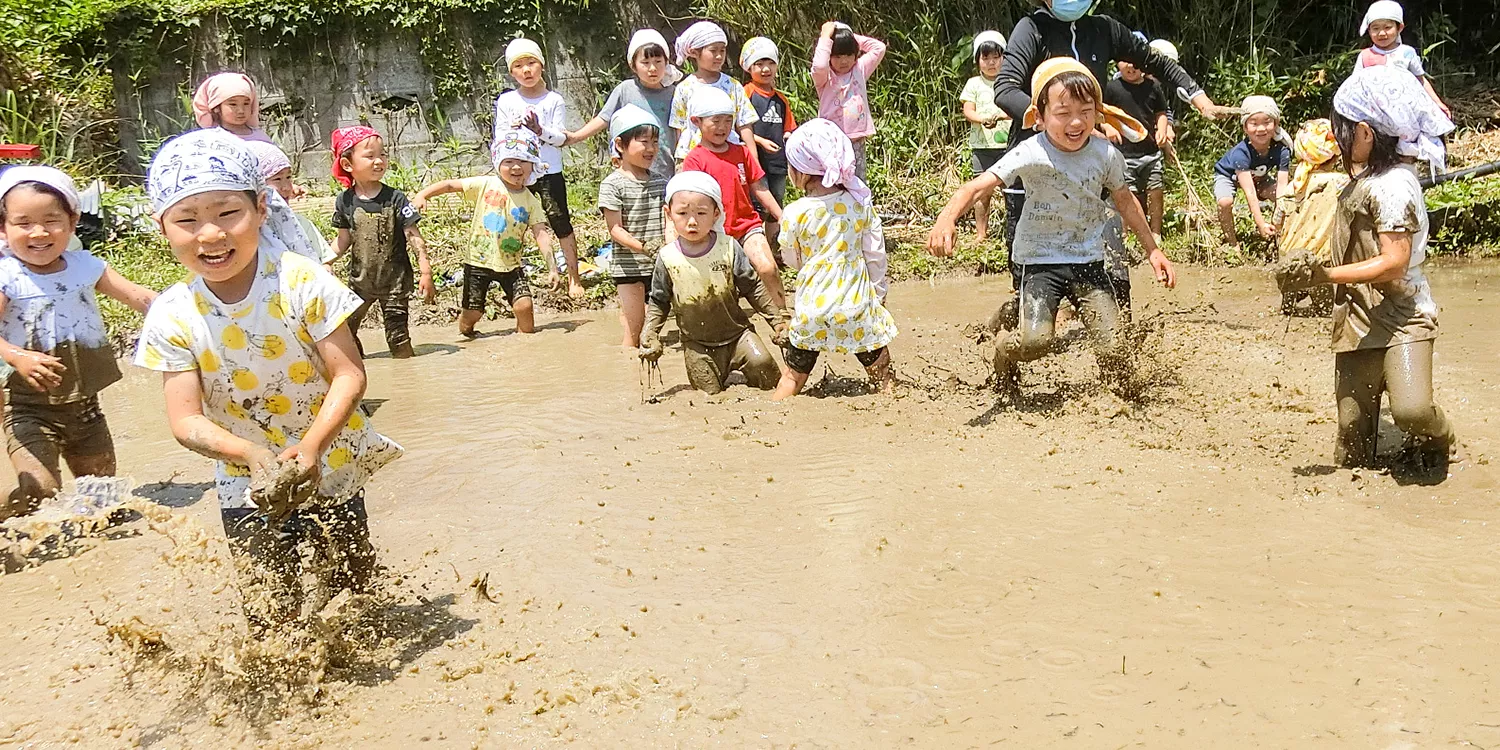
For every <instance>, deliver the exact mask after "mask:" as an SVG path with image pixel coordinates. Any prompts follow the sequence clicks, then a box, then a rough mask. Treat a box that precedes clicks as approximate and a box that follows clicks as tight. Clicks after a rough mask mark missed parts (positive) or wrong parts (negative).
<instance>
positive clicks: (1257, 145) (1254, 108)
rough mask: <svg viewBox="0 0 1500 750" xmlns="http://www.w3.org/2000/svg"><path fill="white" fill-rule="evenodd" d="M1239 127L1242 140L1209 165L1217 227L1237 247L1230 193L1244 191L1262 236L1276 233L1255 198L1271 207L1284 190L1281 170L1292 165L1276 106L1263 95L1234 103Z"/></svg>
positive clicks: (1232, 197)
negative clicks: (1212, 167) (1237, 103)
mask: <svg viewBox="0 0 1500 750" xmlns="http://www.w3.org/2000/svg"><path fill="white" fill-rule="evenodd" d="M1240 112H1241V114H1240V127H1241V128H1243V129H1244V131H1245V138H1244V140H1242V141H1240V142H1239V143H1236V144H1235V145H1234V147H1233V148H1231V149H1229V152H1228V153H1226V154H1224V157H1223V158H1221V159H1219V161H1218V163H1217V164H1215V165H1214V198H1215V200H1217V201H1218V203H1219V228H1220V229H1221V230H1223V232H1224V241H1225V242H1227V243H1228V244H1229V246H1230V247H1232V248H1238V247H1239V246H1240V238H1239V235H1237V234H1235V229H1234V198H1235V196H1236V195H1237V194H1239V193H1241V192H1243V193H1244V194H1245V202H1246V203H1248V204H1249V205H1250V216H1251V218H1253V219H1255V228H1256V229H1257V230H1258V231H1259V232H1260V235H1261V236H1262V237H1266V238H1270V237H1275V236H1276V227H1275V226H1274V225H1272V223H1271V217H1269V216H1267V215H1266V213H1265V212H1264V211H1262V210H1261V202H1262V201H1266V202H1269V203H1270V204H1271V205H1272V206H1274V205H1275V201H1276V199H1277V198H1278V197H1280V196H1282V195H1285V194H1286V187H1287V181H1288V176H1287V170H1288V168H1289V167H1290V166H1291V164H1292V149H1291V148H1290V146H1289V145H1288V143H1287V142H1288V141H1290V140H1291V137H1290V136H1288V135H1287V134H1286V131H1283V130H1282V129H1281V108H1280V107H1278V106H1277V105H1276V102H1275V101H1274V100H1273V99H1271V97H1269V96H1247V97H1245V101H1244V102H1243V103H1242V104H1240Z"/></svg>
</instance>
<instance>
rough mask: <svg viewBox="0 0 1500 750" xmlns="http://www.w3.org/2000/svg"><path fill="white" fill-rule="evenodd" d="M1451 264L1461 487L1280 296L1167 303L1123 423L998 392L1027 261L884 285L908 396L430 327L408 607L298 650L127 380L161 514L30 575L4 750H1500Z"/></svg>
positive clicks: (385, 603) (1037, 383) (378, 514)
mask: <svg viewBox="0 0 1500 750" xmlns="http://www.w3.org/2000/svg"><path fill="white" fill-rule="evenodd" d="M1432 275H1433V282H1434V289H1435V294H1436V296H1437V298H1438V299H1439V301H1440V302H1441V303H1442V305H1443V314H1442V318H1441V320H1442V327H1443V334H1442V338H1441V339H1440V340H1439V344H1438V362H1437V367H1436V373H1437V375H1436V379H1437V393H1438V399H1439V402H1440V404H1441V405H1442V406H1443V407H1444V408H1445V409H1447V410H1448V411H1449V414H1450V415H1451V416H1452V418H1453V420H1454V422H1455V423H1456V425H1457V427H1458V429H1459V431H1460V437H1461V439H1462V440H1463V441H1464V450H1465V460H1464V461H1463V462H1462V463H1460V464H1457V465H1455V466H1454V467H1453V468H1452V471H1451V474H1450V475H1449V476H1447V477H1446V478H1444V477H1434V476H1431V475H1423V474H1420V473H1417V472H1412V471H1407V470H1399V469H1398V470H1394V471H1361V472H1357V473H1356V472H1351V471H1347V470H1342V469H1336V468H1333V467H1331V466H1329V463H1330V459H1331V455H1332V441H1333V430H1334V425H1333V402H1332V398H1331V395H1330V394H1331V392H1332V371H1333V367H1332V355H1331V354H1329V352H1328V350H1327V333H1326V321H1323V320H1318V319H1291V320H1290V321H1288V319H1285V318H1282V317H1280V316H1279V315H1276V314H1275V310H1276V308H1277V307H1278V305H1279V295H1277V294H1276V293H1275V290H1274V288H1273V286H1272V285H1271V284H1270V282H1269V280H1268V279H1267V277H1266V276H1265V274H1264V272H1255V271H1249V270H1244V271H1216V270H1204V269H1188V270H1187V271H1186V272H1185V274H1184V279H1183V283H1182V285H1181V287H1180V288H1179V289H1178V290H1177V291H1176V292H1175V293H1170V294H1167V293H1163V292H1160V291H1157V290H1154V289H1147V288H1145V287H1146V284H1145V281H1144V279H1140V278H1138V279H1137V295H1138V300H1141V302H1138V312H1137V315H1138V317H1139V318H1141V319H1145V320H1148V321H1152V322H1153V327H1154V328H1156V329H1157V330H1158V331H1159V332H1158V333H1154V334H1152V335H1151V336H1149V337H1148V338H1147V340H1146V342H1145V344H1144V346H1145V348H1146V350H1147V352H1148V353H1149V356H1148V357H1147V360H1146V365H1147V368H1146V370H1145V371H1146V372H1147V373H1148V374H1149V375H1150V382H1149V383H1147V384H1146V387H1145V388H1144V390H1143V393H1142V395H1141V397H1140V398H1139V399H1138V400H1134V401H1130V402H1126V401H1121V400H1119V399H1118V398H1116V397H1114V396H1112V395H1109V394H1106V393H1102V392H1100V391H1099V390H1098V389H1097V387H1096V386H1094V385H1092V383H1093V381H1094V378H1095V371H1094V366H1093V358H1092V355H1090V354H1088V353H1087V352H1086V351H1083V350H1082V349H1081V347H1075V351H1070V352H1068V353H1066V354H1063V355H1061V356H1058V357H1053V358H1049V359H1045V360H1042V361H1041V362H1039V363H1035V364H1032V365H1028V366H1026V368H1025V370H1024V377H1023V382H1024V386H1025V391H1026V394H1027V400H1026V402H1025V403H1024V404H1023V405H1022V406H1021V408H1019V409H1016V408H1012V407H1011V406H1010V405H1009V404H1006V403H1004V402H1001V403H999V404H997V401H996V397H995V396H994V395H993V393H992V392H991V391H989V390H987V389H986V388H985V386H984V380H985V372H984V368H983V365H982V363H981V362H980V360H979V350H978V349H977V348H976V347H975V346H974V345H973V344H972V343H970V340H969V337H968V335H967V334H966V327H967V326H970V325H972V324H974V323H977V322H980V321H982V320H984V319H985V318H986V317H987V316H988V315H989V313H990V312H991V311H992V310H993V308H994V306H995V305H996V304H997V303H998V302H999V300H1000V299H1001V298H1002V296H1003V294H1004V293H1005V292H1006V291H1008V288H1009V281H1008V279H1005V278H1003V277H993V278H984V279H980V280H949V281H939V282H937V283H935V284H927V283H918V284H907V285H898V286H896V287H895V288H894V289H893V291H892V294H891V306H892V309H893V312H894V313H895V315H896V319H897V321H898V323H899V324H900V325H901V328H902V334H901V337H900V338H899V339H898V340H897V341H896V343H895V344H894V345H893V347H892V349H893V354H894V356H895V364H896V367H897V370H898V372H899V373H901V375H902V377H903V378H904V379H905V380H906V381H907V384H906V385H905V386H904V387H902V388H899V389H898V391H897V393H896V394H895V395H893V396H871V395H864V394H861V393H859V392H858V390H859V389H858V388H857V387H856V386H857V383H858V379H859V378H861V377H862V375H863V373H862V370H861V368H860V367H859V366H858V364H857V363H856V362H855V361H854V359H853V358H852V357H847V358H845V357H840V358H837V359H836V361H834V362H832V363H831V367H832V372H834V373H837V374H836V375H827V376H825V374H824V368H823V367H822V366H820V367H819V370H818V372H817V373H815V376H814V377H815V378H823V382H822V383H821V385H819V384H818V383H817V382H816V381H815V383H814V386H813V387H812V388H811V389H810V390H811V391H812V393H813V394H814V395H813V396H810V397H799V398H796V399H793V400H791V401H790V402H787V403H784V404H771V403H769V402H768V401H767V400H766V394H763V393H761V392H757V391H752V390H750V389H748V388H746V387H745V386H743V385H740V386H736V387H732V388H731V389H730V390H729V391H728V392H727V393H725V394H723V395H720V396H717V397H705V396H704V395H703V394H701V393H695V392H691V391H686V390H684V389H683V387H682V384H684V383H685V382H686V379H685V377H684V373H683V369H682V359H681V354H680V352H679V351H678V350H677V349H676V348H675V347H672V348H671V349H669V351H668V354H667V356H666V357H664V358H663V360H662V374H663V376H664V380H665V384H666V388H661V387H653V388H651V389H650V390H651V394H649V395H658V394H663V393H665V395H661V397H660V398H659V399H658V401H659V402H658V403H643V401H642V396H643V392H642V387H641V377H642V376H641V372H640V370H639V368H638V366H637V363H636V362H635V360H634V358H633V357H632V356H629V355H626V354H624V353H622V352H621V351H620V350H619V348H618V346H617V345H616V342H618V341H619V338H620V334H619V331H618V329H617V325H618V323H617V322H616V314H615V312H614V311H613V310H606V311H600V312H597V313H589V314H580V315H573V316H552V317H547V316H542V317H541V319H540V320H539V323H540V324H541V325H540V328H541V331H540V333H539V334H537V335H535V336H531V337H522V336H516V335H511V334H509V333H508V332H509V331H510V329H511V322H510V321H508V320H501V321H495V322H489V321H486V322H483V323H482V324H481V326H480V328H481V330H483V331H494V330H497V329H498V330H499V331H501V332H503V334H502V335H495V336H489V337H485V338H481V339H478V340H476V341H473V342H466V343H458V342H457V341H456V338H457V336H456V333H455V332H454V331H453V330H452V329H451V328H447V327H444V328H435V327H426V328H419V329H417V330H416V331H415V332H414V333H415V339H416V341H417V342H418V343H419V346H418V350H419V352H423V353H424V354H423V356H419V357H418V358H416V359H414V360H407V361H399V362H393V361H392V360H390V359H388V358H384V357H383V355H376V358H375V359H372V360H371V361H370V363H369V365H370V367H369V369H370V374H371V383H370V388H369V394H368V397H369V398H370V399H372V400H373V402H374V403H375V404H378V405H379V411H378V412H377V414H376V416H375V420H374V421H375V424H376V426H377V427H378V428H379V429H380V430H381V431H382V432H385V433H387V434H389V435H391V436H392V437H394V438H395V439H396V440H398V441H399V442H401V443H402V444H404V445H405V447H406V449H407V454H406V456H405V457H403V458H402V459H400V460H399V461H396V462H395V463H393V464H391V465H390V466H389V467H387V468H386V469H384V470H383V471H382V472H380V473H379V474H378V475H377V476H376V478H375V480H374V481H373V483H372V484H371V485H370V487H369V495H368V497H369V507H370V512H371V522H370V525H371V528H372V531H373V535H374V538H375V542H376V544H377V546H378V547H379V548H380V550H381V555H382V558H383V562H384V563H385V564H386V565H388V566H389V567H390V568H391V571H392V575H391V577H390V580H389V581H388V582H387V584H386V594H385V595H384V596H383V597H380V598H379V600H378V601H373V602H372V601H364V602H350V601H339V600H335V602H334V603H333V604H332V605H330V608H329V611H328V612H326V613H325V614H327V617H326V618H325V619H323V620H320V622H321V623H322V625H321V626H320V627H321V628H322V630H321V631H319V632H321V633H322V634H323V635H321V636H317V637H313V638H311V639H310V640H308V639H304V640H302V641H295V642H289V643H279V642H252V643H246V642H244V635H243V627H244V626H243V622H242V620H241V619H240V617H239V615H238V593H237V589H236V588H235V587H234V586H233V584H232V576H231V575H230V573H229V572H228V570H229V569H228V567H227V565H226V562H225V557H226V555H227V552H226V549H225V546H224V543H223V534H222V531H221V530H220V528H219V525H218V524H219V522H218V512H217V507H216V503H215V501H214V498H213V492H212V485H211V477H212V468H211V466H210V462H209V461H208V460H206V459H203V458H199V457H196V456H193V455H190V454H188V453H187V452H186V451H184V450H183V449H181V448H179V447H177V446H176V444H175V443H174V442H173V441H172V440H171V437H170V435H169V434H168V431H167V427H166V424H165V422H164V419H163V417H162V402H161V393H160V390H159V388H158V387H157V379H156V378H155V377H154V376H150V375H147V374H145V373H142V372H139V371H131V372H129V373H127V375H126V380H125V382H124V383H122V384H120V385H118V386H116V387H114V388H111V389H110V390H109V391H107V392H106V394H105V397H104V400H105V405H106V408H107V411H108V414H109V417H110V422H111V424H112V426H113V428H114V433H115V437H116V441H117V443H118V445H119V448H120V465H121V468H122V471H124V472H125V473H129V474H131V475H132V476H134V477H135V479H136V481H137V483H138V485H140V487H139V489H138V493H140V494H142V495H145V496H147V497H149V498H151V499H153V500H155V501H157V502H159V503H161V504H162V505H163V506H165V507H162V508H155V507H146V506H143V507H146V510H148V512H149V513H148V515H149V516H150V518H149V519H148V520H137V521H134V522H131V523H128V524H125V525H123V526H120V527H117V528H115V529H113V530H112V531H111V532H109V533H108V534H106V535H105V536H104V537H101V538H94V539H87V540H83V541H82V542H80V543H76V544H72V545H68V546H67V547H66V548H65V549H62V550H59V551H58V552H57V553H56V554H54V555H53V556H52V557H51V558H50V559H44V560H41V561H39V562H36V563H35V564H34V565H32V566H31V567H29V568H28V569H26V570H23V571H21V572H16V573H12V574H8V575H5V576H3V577H0V601H3V602H4V611H3V612H0V632H3V633H5V638H6V645H5V648H4V649H0V747H51V746H58V745H63V744H66V743H69V742H73V743H77V745H78V746H86V747H102V748H108V747H122V746H132V745H136V744H140V745H146V746H151V747H162V748H175V747H189V746H192V747H198V746H202V747H236V746H256V745H260V746H265V747H330V748H331V747H368V748H387V747H389V748H409V747H419V746H431V747H460V748H467V747H531V746H540V745H550V744H554V743H567V742H571V743H573V744H574V745H576V746H580V747H626V746H630V747H647V746H650V747H702V746H724V747H792V746H796V747H891V746H897V745H900V746H917V747H943V748H948V747H992V746H1000V747H1049V746H1060V745H1071V746H1076V747H1108V748H1117V747H1127V746H1128V747H1137V746H1139V747H1153V748H1155V747H1195V748H1196V747H1350V748H1371V747H1378V748H1399V747H1449V746H1474V747H1492V748H1493V747H1496V746H1500V696H1497V690H1496V688H1497V685H1496V682H1495V680H1496V677H1495V675H1496V674H1497V667H1500V664H1497V662H1500V641H1497V639H1496V637H1495V633H1497V632H1500V558H1497V556H1496V550H1497V546H1496V542H1495V531H1497V530H1500V524H1497V528H1496V529H1491V528H1490V527H1489V523H1491V522H1497V521H1500V508H1497V505H1496V499H1497V497H1500V493H1497V492H1496V485H1497V483H1496V476H1495V471H1494V468H1493V467H1492V466H1491V465H1490V463H1489V462H1490V456H1492V455H1494V454H1495V453H1496V451H1497V442H1500V435H1497V427H1500V385H1497V381H1500V347H1497V346H1496V343H1495V342H1496V341H1497V340H1500V316H1497V315H1496V314H1495V311H1496V303H1497V302H1500V267H1497V266H1494V265H1465V266H1448V267H1445V268H1439V269H1436V270H1435V271H1434V272H1433V274H1432ZM376 338H378V336H377V337H376ZM368 343H369V344H370V345H371V347H372V349H371V351H372V352H373V351H376V350H377V349H383V343H381V342H377V341H376V340H375V338H370V339H369V340H368ZM1386 429H1387V431H1389V426H1388V425H1387V428H1386ZM1387 437H1388V438H1389V439H1388V440H1387V441H1386V443H1387V444H1386V445H1385V448H1386V449H1387V450H1392V451H1393V450H1395V449H1396V448H1397V447H1398V444H1399V438H1398V436H1396V435H1395V434H1394V433H1392V434H1390V435H1388V436H1387ZM7 470H8V469H7ZM1439 480H1441V481H1439ZM329 633H335V634H336V635H337V637H333V636H329V635H328V634H329ZM320 638H321V639H322V640H320ZM351 641H353V644H354V645H353V646H352V647H351V645H350V642H351ZM333 646H337V648H334V647H333Z"/></svg>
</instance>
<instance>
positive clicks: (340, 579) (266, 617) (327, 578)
mask: <svg viewBox="0 0 1500 750" xmlns="http://www.w3.org/2000/svg"><path fill="white" fill-rule="evenodd" d="M219 515H220V517H221V518H222V520H223V522H224V535H225V536H227V537H228V538H229V549H230V551H231V552H233V553H234V557H235V560H236V563H237V565H238V566H239V568H240V570H241V575H242V576H244V580H242V583H241V585H242V588H243V589H244V594H245V616H246V618H247V619H249V620H250V624H251V626H252V627H255V628H265V627H267V626H272V625H275V624H277V623H282V622H287V621H289V620H292V619H294V618H296V616H297V615H298V613H299V612H300V610H301V608H302V602H303V600H304V598H305V597H306V592H304V591H303V587H302V574H303V573H304V572H311V573H314V574H315V575H316V576H317V577H318V578H319V579H320V580H321V581H322V582H323V583H325V584H326V588H327V594H328V595H329V596H333V595H336V594H338V593H339V592H340V591H343V590H345V589H349V590H352V591H355V592H363V591H366V590H368V589H369V587H370V583H371V581H372V579H373V578H374V576H375V572H376V562H375V547H374V546H373V545H372V544H371V543H370V519H369V514H368V513H367V512H366V511H365V493H364V491H363V490H361V491H359V492H358V493H356V494H355V495H354V497H352V498H350V499H349V500H347V501H345V502H343V503H335V504H333V505H324V506H316V507H308V508H303V509H300V510H297V511H294V512H293V513H292V515H291V516H290V517H289V518H287V519H286V520H285V521H282V522H281V525H280V526H279V527H275V528H273V527H272V526H271V522H270V519H268V518H267V517H266V516H265V514H263V513H261V512H260V511H259V510H257V509H255V508H223V509H220V511H219ZM304 543H305V544H307V546H308V547H309V548H310V551H311V552H312V567H311V568H310V569H309V570H307V571H304V570H303V559H302V555H301V553H300V552H299V551H298V547H299V546H301V545H303V544H304Z"/></svg>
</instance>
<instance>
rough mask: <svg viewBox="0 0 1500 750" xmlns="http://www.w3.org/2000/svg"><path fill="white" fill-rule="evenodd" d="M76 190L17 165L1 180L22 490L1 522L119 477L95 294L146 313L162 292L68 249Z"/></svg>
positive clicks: (4, 308)
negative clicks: (68, 487) (65, 491)
mask: <svg viewBox="0 0 1500 750" xmlns="http://www.w3.org/2000/svg"><path fill="white" fill-rule="evenodd" d="M78 213H79V211H78V190H77V188H76V187H75V186H74V185H73V179H72V178H71V177H68V176H67V175H66V174H64V173H62V172H60V171H58V170H56V169H53V168H52V167H43V166H18V167H12V168H10V169H8V170H6V171H5V174H4V176H3V177H0V223H3V224H4V234H3V235H0V357H3V358H4V360H5V363H6V364H7V365H9V366H10V367H11V368H14V369H13V371H12V372H11V373H10V374H9V378H8V380H7V381H6V383H5V395H6V402H5V439H6V450H7V452H8V453H9V454H10V462H11V464H12V465H13V466H14V467H15V469H16V482H17V487H16V489H15V491H13V492H12V493H11V494H10V496H9V498H7V500H6V502H5V504H4V505H3V506H0V520H4V519H6V518H10V517H11V516H17V515H24V514H27V513H31V512H32V511H35V510H36V509H37V506H38V504H39V503H40V502H41V501H42V500H43V499H44V498H47V497H51V496H52V495H53V494H55V493H56V492H57V491H58V489H59V488H60V487H61V486H62V473H61V467H60V462H61V461H62V460H66V461H67V462H68V469H69V470H70V471H72V472H73V476H75V477H82V476H101V477H103V476H113V475H114V473H115V447H114V440H113V439H112V438H111V437H110V434H109V425H108V423H107V422H106V421H105V419H104V412H103V411H102V410H101V409H100V407H99V393H100V392H101V391H103V390H104V389H105V388H106V387H107V386H109V385H111V384H113V383H114V382H115V381H117V380H119V379H120V368H119V366H118V365H116V364H115V352H114V348H113V347H112V346H111V345H110V342H109V336H108V335H107V333H106V332H105V330H104V318H103V317H102V316H100V314H99V303H98V300H97V299H95V293H96V292H97V293H102V294H105V295H108V296H110V297H113V298H114V299H117V300H119V301H120V302H123V303H125V304H126V305H129V306H130V307H131V308H133V309H135V310H136V311H137V312H145V311H146V308H147V307H149V306H150V305H151V301H152V300H153V299H155V298H156V293H155V292H153V291H151V290H150V289H147V288H145V287H142V286H140V285H138V284H133V283H131V282H130V281H128V280H126V279H125V277H123V276H121V275H120V274H119V273H118V272H116V271H115V270H114V269H113V268H110V267H109V266H108V265H107V264H106V263H105V262H104V261H102V260H100V259H98V258H96V257H94V256H93V255H92V254H90V253H88V252H87V251H84V250H69V249H68V245H69V242H70V241H71V240H72V239H73V234H74V232H75V231H76V229H77V227H78Z"/></svg>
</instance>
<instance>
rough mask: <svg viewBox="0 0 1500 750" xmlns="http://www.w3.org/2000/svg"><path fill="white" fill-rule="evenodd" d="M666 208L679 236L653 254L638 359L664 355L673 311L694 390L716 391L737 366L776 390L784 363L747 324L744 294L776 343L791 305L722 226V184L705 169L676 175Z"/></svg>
mask: <svg viewBox="0 0 1500 750" xmlns="http://www.w3.org/2000/svg"><path fill="white" fill-rule="evenodd" d="M667 214H668V215H669V216H670V217H671V219H672V224H673V226H674V227H675V228H676V231H677V239H676V240H675V241H673V242H669V243H667V245H666V246H664V247H663V248H662V249H661V252H660V253H658V254H657V255H656V268H655V270H654V271H653V273H652V277H651V297H650V300H651V302H650V304H649V305H648V306H647V307H646V328H645V338H644V340H643V341H642V345H641V355H640V356H641V359H643V360H645V361H647V362H656V361H657V360H659V359H661V355H662V353H663V351H665V350H664V348H663V347H662V343H661V329H662V326H664V325H666V322H667V315H668V314H673V315H675V317H676V318H677V330H678V333H679V334H680V335H681V337H682V357H683V360H684V362H685V363H686V365H687V374H688V382H689V383H691V384H692V386H693V387H694V388H697V389H698V390H700V391H703V392H705V393H719V392H721V391H723V390H724V389H725V388H726V387H727V386H728V383H729V375H730V373H732V372H734V371H736V370H738V371H740V372H741V373H743V374H744V376H745V381H746V382H747V383H749V384H750V386H751V387H754V388H759V389H761V390H766V391H769V390H771V389H772V388H775V387H776V384H777V381H779V380H780V379H781V368H780V367H778V366H777V364H776V360H774V359H772V358H771V353H770V351H769V350H767V349H766V345H765V343H764V342H762V341H761V339H760V336H758V335H757V334H756V333H755V329H754V328H752V327H751V326H750V321H749V319H748V318H746V317H745V311H744V310H743V309H742V308H741V307H740V299H741V298H744V299H747V300H749V301H750V304H751V305H753V306H754V307H755V309H756V311H757V312H759V313H760V314H761V315H764V316H765V318H766V321H767V322H769V323H770V324H771V327H772V331H773V332H774V336H773V338H772V343H775V344H776V345H778V346H780V345H783V344H784V343H785V342H786V331H787V320H786V310H785V309H784V308H783V307H782V306H781V305H780V304H779V303H778V302H777V301H776V299H775V298H774V297H772V296H771V294H770V292H768V291H767V290H766V286H765V284H764V283H762V282H761V280H760V277H759V276H758V275H757V274H756V273H755V270H754V269H753V268H751V267H750V261H749V259H748V258H746V257H745V253H744V251H743V250H741V249H740V246H739V243H737V242H735V241H734V238H733V237H730V236H729V235H728V234H727V233H725V232H724V226H723V217H724V202H723V198H722V197H721V196H720V195H719V183H717V182H715V181H714V179H713V178H712V177H709V176H708V175H706V174H704V173H702V172H682V173H680V174H678V175H677V176H676V177H673V178H672V180H671V181H670V182H668V183H667Z"/></svg>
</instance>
